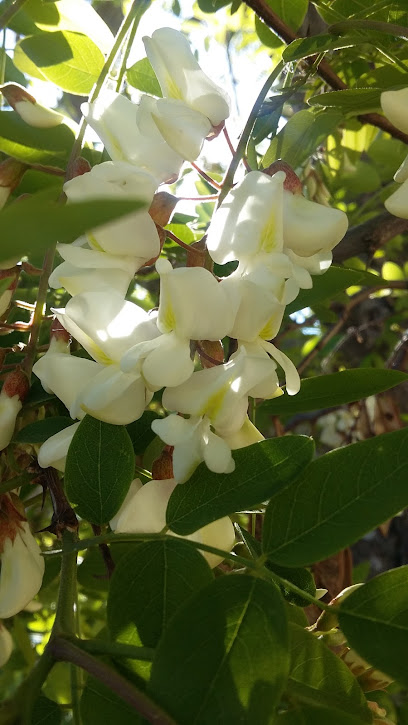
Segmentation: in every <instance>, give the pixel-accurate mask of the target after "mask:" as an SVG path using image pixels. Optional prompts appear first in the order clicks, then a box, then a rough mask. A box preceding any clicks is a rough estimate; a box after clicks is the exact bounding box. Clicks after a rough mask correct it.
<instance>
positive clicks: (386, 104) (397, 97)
mask: <svg viewBox="0 0 408 725" xmlns="http://www.w3.org/2000/svg"><path fill="white" fill-rule="evenodd" d="M381 108H382V110H383V111H384V113H385V115H386V116H387V118H388V119H389V121H391V123H393V124H394V126H395V127H396V128H399V129H400V131H403V132H404V133H408V88H401V89H400V90H399V91H383V93H381ZM392 213H393V212H392ZM396 216H399V214H396ZM405 218H406V217H403V219H405Z"/></svg>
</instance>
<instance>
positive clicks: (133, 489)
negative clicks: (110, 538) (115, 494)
mask: <svg viewBox="0 0 408 725" xmlns="http://www.w3.org/2000/svg"><path fill="white" fill-rule="evenodd" d="M142 485H143V484H142V482H141V480H140V478H135V479H134V480H133V481H132V483H131V484H130V486H129V490H128V492H127V494H126V496H125V500H124V501H123V503H122V505H121V507H120V509H119V511H118V512H117V514H115V516H114V517H113V518H112V519H111V520H110V521H109V525H110V527H111V529H112V531H116V529H117V525H118V521H119V520H120V518H121V516H122V514H124V513H125V512H126V510H127V508H128V507H129V506H132V502H133V499H134V497H135V496H136V494H137V492H138V491H139V489H141V488H142ZM125 515H126V514H125Z"/></svg>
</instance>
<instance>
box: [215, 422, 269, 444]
mask: <svg viewBox="0 0 408 725" xmlns="http://www.w3.org/2000/svg"><path fill="white" fill-rule="evenodd" d="M223 438H224V440H225V442H226V443H227V444H228V445H229V447H230V448H231V450H232V451H235V450H236V449H237V448H246V447H247V446H251V445H252V444H253V443H259V441H263V440H265V438H264V436H263V435H262V433H261V432H260V431H259V430H258V428H256V427H255V426H254V424H253V423H251V421H250V420H249V418H248V416H247V417H246V418H245V421H244V424H243V426H242V428H240V429H239V431H237V432H236V433H233V434H232V435H229V436H226V435H225V436H223Z"/></svg>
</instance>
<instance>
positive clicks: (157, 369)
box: [142, 333, 194, 390]
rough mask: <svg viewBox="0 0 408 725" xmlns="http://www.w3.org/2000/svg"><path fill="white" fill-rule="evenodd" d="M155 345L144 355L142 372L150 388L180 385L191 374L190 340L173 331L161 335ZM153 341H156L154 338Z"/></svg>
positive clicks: (156, 388)
mask: <svg viewBox="0 0 408 725" xmlns="http://www.w3.org/2000/svg"><path fill="white" fill-rule="evenodd" d="M157 341H158V342H157V345H154V346H152V347H153V349H152V350H151V352H149V353H148V355H147V356H146V358H145V360H144V362H143V365H142V374H143V377H144V379H145V381H146V384H147V386H148V387H149V388H150V389H151V390H160V388H164V387H173V386H174V385H180V384H181V383H183V382H184V381H185V380H188V378H189V377H190V376H191V374H192V373H193V371H194V362H193V361H192V359H191V356H190V341H189V340H185V339H183V338H181V337H178V335H175V334H174V333H170V334H168V335H161V337H159V338H157ZM153 342H156V341H155V340H154V341H153Z"/></svg>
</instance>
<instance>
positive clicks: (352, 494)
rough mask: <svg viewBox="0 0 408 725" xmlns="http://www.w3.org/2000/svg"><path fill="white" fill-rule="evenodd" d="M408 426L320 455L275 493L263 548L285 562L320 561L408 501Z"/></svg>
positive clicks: (274, 557)
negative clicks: (407, 453)
mask: <svg viewBox="0 0 408 725" xmlns="http://www.w3.org/2000/svg"><path fill="white" fill-rule="evenodd" d="M407 440H408V430H407V429H406V428H405V429H403V430H399V431H396V432H394V433H386V434H385V435H382V436H378V437H377V438H374V439H370V440H366V441H362V442H361V443H354V444H353V445H350V446H346V447H345V448H339V449H337V450H336V451H332V452H331V453H327V454H326V455H324V456H321V457H320V458H318V459H317V460H316V461H314V462H313V463H311V464H310V466H309V467H308V468H307V469H306V470H305V471H304V473H303V475H302V476H301V477H300V478H299V479H298V481H294V482H293V483H292V484H290V485H289V486H286V488H285V489H283V490H282V491H281V492H278V493H277V494H276V495H274V496H272V497H271V500H270V502H269V504H268V508H267V510H266V515H265V524H264V537H263V549H264V551H265V553H266V554H267V555H268V557H270V559H271V560H272V561H274V562H276V563H277V564H281V565H283V566H304V565H305V564H311V563H312V562H314V561H321V560H322V559H325V558H327V557H328V556H330V555H331V554H334V553H336V552H337V551H340V550H341V549H343V548H344V547H346V546H349V545H350V544H352V543H354V541H357V539H359V538H360V537H362V536H363V535H364V534H365V533H367V532H368V531H370V530H371V529H373V528H374V527H376V526H379V524H381V523H382V522H383V521H386V520H387V519H388V518H390V517H391V516H395V514H397V513H398V511H401V509H403V508H404V506H406V505H407V504H408V492H407V487H406V484H405V477H404V472H406V470H407V469H408V460H407V458H406V455H405V447H406V445H407Z"/></svg>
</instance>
